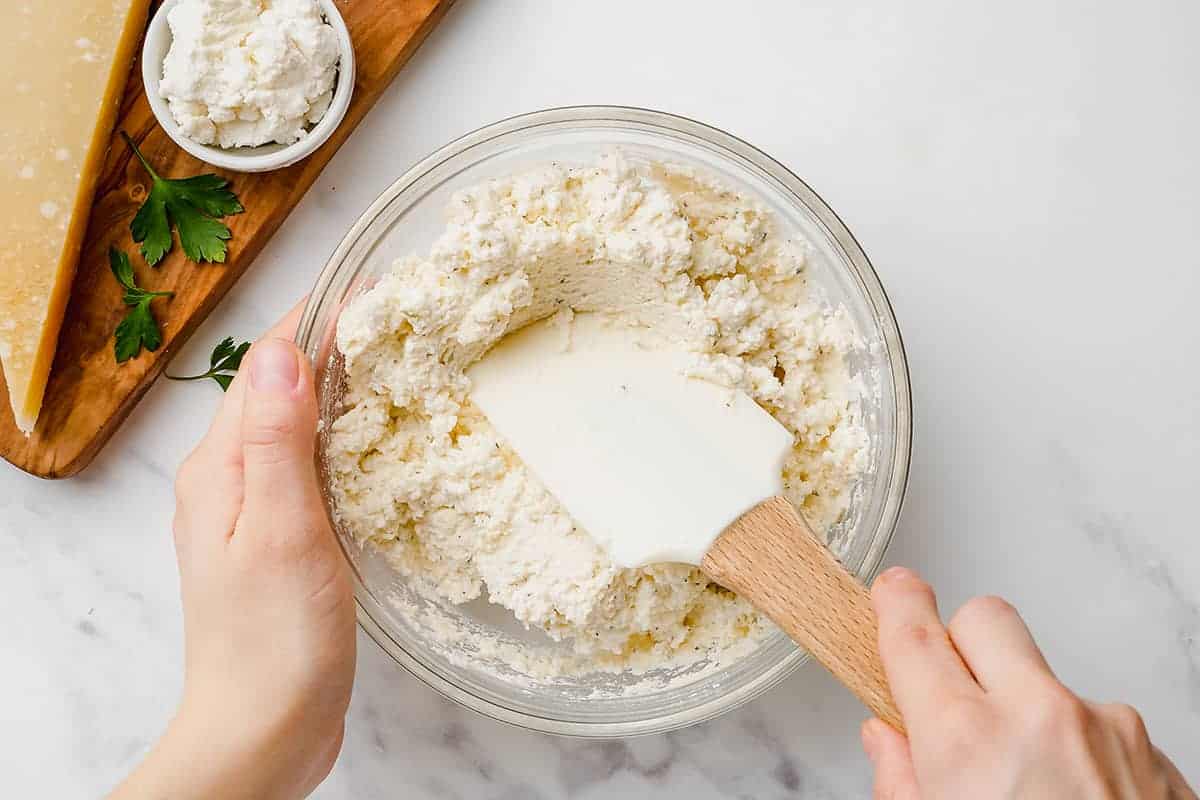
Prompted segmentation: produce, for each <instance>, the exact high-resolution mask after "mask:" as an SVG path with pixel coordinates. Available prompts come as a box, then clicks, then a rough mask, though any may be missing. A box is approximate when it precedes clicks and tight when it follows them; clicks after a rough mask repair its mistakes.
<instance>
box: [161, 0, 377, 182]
mask: <svg viewBox="0 0 1200 800" xmlns="http://www.w3.org/2000/svg"><path fill="white" fill-rule="evenodd" d="M178 2H179V0H165V2H164V3H163V4H162V5H161V6H160V7H159V9H158V12H157V13H155V15H154V19H152V20H151V21H150V27H149V28H148V29H147V30H146V42H145V44H144V45H143V46H142V83H143V85H144V86H145V89H146V98H147V99H148V100H149V101H150V108H151V110H153V111H154V116H155V118H156V119H157V120H158V124H159V125H161V126H162V129H163V130H164V131H166V133H167V135H168V136H170V137H171V140H172V141H173V142H175V144H177V145H179V146H180V147H181V148H183V149H184V150H185V151H187V152H188V153H190V154H191V155H193V156H195V157H196V158H198V159H200V160H201V161H204V162H206V163H208V164H212V165H213V166H215V167H221V168H223V169H228V170H232V171H234V172H270V171H271V170H274V169H280V168H282V167H289V166H291V165H292V164H295V163H296V162H297V161H300V160H301V159H304V158H307V157H308V156H310V155H312V154H313V152H315V151H316V150H317V148H319V147H320V146H321V145H323V144H324V143H325V142H326V141H327V140H328V139H329V137H330V136H332V135H333V132H334V130H336V129H337V126H338V125H340V124H341V122H342V119H343V118H344V117H345V116H346V110H347V109H348V108H349V107H350V97H351V96H352V95H353V94H354V78H355V64H354V45H353V44H352V43H351V41H350V31H349V30H348V29H347V28H346V21H345V20H344V19H342V15H341V13H340V12H339V11H338V10H337V6H335V5H334V3H333V0H317V2H319V3H320V4H321V11H322V12H323V13H324V15H325V19H326V21H328V22H329V24H330V25H332V26H333V29H334V31H335V32H336V34H337V40H338V49H339V50H340V51H341V59H340V60H339V62H338V76H337V86H336V88H335V89H334V93H333V101H332V102H331V103H330V105H329V110H328V111H326V112H325V116H323V117H321V120H320V122H318V123H317V124H316V125H314V126H313V128H312V130H310V131H309V132H308V134H307V135H306V136H304V137H303V138H301V139H300V140H299V141H296V142H293V143H292V144H288V145H283V144H264V145H261V146H259V147H237V148H223V147H216V146H214V145H207V144H200V143H199V142H194V141H192V140H191V139H188V138H187V137H186V136H184V135H183V132H182V131H180V129H179V125H178V124H177V123H176V122H175V118H174V117H173V116H172V115H171V109H170V107H169V106H168V105H167V101H166V99H165V98H164V97H163V96H162V95H161V94H159V91H158V85H159V81H161V80H162V71H163V62H164V61H165V60H166V58H167V52H168V51H169V50H170V49H171V41H172V39H171V28H170V26H169V25H167V14H169V13H170V11H171V9H172V8H174V7H175V5H176V4H177V3H178Z"/></svg>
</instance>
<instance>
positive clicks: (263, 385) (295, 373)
mask: <svg viewBox="0 0 1200 800" xmlns="http://www.w3.org/2000/svg"><path fill="white" fill-rule="evenodd" d="M249 357H250V370H249V372H250V374H249V376H248V377H249V380H248V381H247V382H246V387H245V397H244V399H243V401H242V461H243V465H244V466H243V469H244V470H245V487H246V488H245V498H246V499H245V505H244V510H245V511H248V512H250V511H254V510H258V511H267V513H269V514H271V515H277V514H280V513H286V512H288V511H292V510H295V511H301V510H308V509H307V508H306V507H307V506H308V505H309V502H308V501H309V500H310V499H311V498H312V497H313V494H312V491H313V489H315V488H316V470H315V466H314V462H313V447H314V444H315V437H316V430H317V398H316V393H315V391H314V390H313V378H312V369H311V368H310V367H309V365H308V359H307V358H305V357H304V355H303V354H302V353H301V352H300V351H299V350H298V349H297V348H296V346H295V345H294V344H292V343H291V342H289V341H287V340H285V339H263V340H262V341H260V342H259V343H258V344H256V345H255V346H254V348H253V349H251V350H250V353H249Z"/></svg>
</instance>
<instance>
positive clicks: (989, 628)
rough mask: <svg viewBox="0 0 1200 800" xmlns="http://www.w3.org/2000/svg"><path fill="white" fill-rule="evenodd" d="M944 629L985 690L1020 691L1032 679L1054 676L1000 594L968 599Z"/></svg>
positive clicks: (1019, 618) (1022, 624)
mask: <svg viewBox="0 0 1200 800" xmlns="http://www.w3.org/2000/svg"><path fill="white" fill-rule="evenodd" d="M947 629H948V630H949V632H950V639H951V641H953V642H954V646H955V648H957V649H958V652H959V655H961V656H962V659H963V661H965V662H966V664H967V666H968V667H969V668H970V670H971V672H972V673H973V674H974V675H975V679H976V680H977V681H978V682H979V685H980V686H982V687H983V688H984V690H986V691H988V692H1004V691H1005V690H1011V691H1020V690H1022V689H1023V688H1025V687H1027V686H1029V684H1030V683H1031V682H1034V681H1037V680H1040V679H1043V678H1044V679H1048V680H1053V678H1054V673H1053V672H1051V671H1050V665H1049V664H1047V663H1046V659H1045V657H1044V656H1043V655H1042V651H1041V650H1040V649H1039V648H1038V646H1037V643H1036V642H1035V641H1034V640H1033V636H1032V635H1031V634H1030V633H1029V628H1027V627H1026V626H1025V621H1024V620H1022V619H1021V616H1020V614H1018V613H1017V610H1016V609H1015V608H1013V607H1012V606H1011V605H1009V604H1008V603H1007V602H1006V601H1004V600H1003V599H1001V598H999V597H976V598H974V599H973V600H970V601H969V602H967V603H966V604H965V605H964V606H963V607H962V608H960V609H959V610H958V613H956V614H955V615H954V617H953V618H952V619H951V620H950V624H949V625H948V626H947Z"/></svg>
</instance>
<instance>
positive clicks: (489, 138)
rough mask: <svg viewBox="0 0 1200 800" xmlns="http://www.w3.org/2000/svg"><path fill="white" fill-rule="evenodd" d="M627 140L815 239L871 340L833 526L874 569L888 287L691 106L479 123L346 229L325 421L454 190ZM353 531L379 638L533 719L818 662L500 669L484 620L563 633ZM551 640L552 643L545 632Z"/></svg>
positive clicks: (775, 674)
mask: <svg viewBox="0 0 1200 800" xmlns="http://www.w3.org/2000/svg"><path fill="white" fill-rule="evenodd" d="M614 148H619V149H620V150H621V151H622V152H623V153H624V154H625V155H626V156H627V157H628V158H630V159H634V160H636V159H652V160H657V161H666V162H672V163H676V164H685V165H691V166H694V167H697V168H700V169H702V170H704V171H707V172H708V173H710V174H713V175H715V176H717V177H718V178H719V179H721V180H723V181H724V182H726V183H728V184H729V185H731V186H733V187H736V188H739V189H741V190H742V191H744V192H746V193H748V194H751V195H754V196H757V197H758V198H760V199H761V200H762V202H763V203H765V204H766V205H767V206H768V207H769V208H770V209H771V210H772V211H773V212H774V214H775V216H776V220H777V225H778V226H779V228H780V230H781V231H784V232H786V231H789V230H790V231H795V232H798V233H800V234H802V235H803V236H805V237H806V238H807V239H808V240H809V242H810V243H811V244H812V247H813V252H812V254H811V257H810V259H809V264H810V267H809V269H810V275H812V277H813V280H814V282H815V283H817V285H819V286H820V287H821V288H822V289H823V291H824V293H825V295H826V296H827V299H828V301H829V302H830V303H831V304H834V305H841V306H843V307H844V308H845V310H846V312H847V313H848V314H849V316H850V318H851V319H852V320H853V322H854V324H855V326H856V327H857V329H858V332H859V334H860V336H861V338H862V340H863V342H864V346H863V347H862V348H861V350H860V351H858V352H856V353H854V354H853V355H852V356H851V358H850V368H851V371H852V373H854V374H856V375H858V376H859V377H860V378H861V380H862V381H863V382H864V383H865V384H866V386H867V388H868V391H867V393H866V394H867V398H866V400H865V401H864V403H865V406H866V408H865V422H866V426H867V429H868V433H869V436H870V443H871V444H870V466H869V468H868V470H867V473H866V474H865V476H864V478H863V479H862V481H861V482H860V484H859V485H858V486H857V487H856V489H855V493H854V499H853V502H852V504H851V510H850V513H849V514H847V516H846V518H845V520H844V521H843V522H842V523H840V524H839V525H838V526H837V527H836V528H835V530H833V531H832V532H831V534H830V547H831V548H832V549H833V551H834V552H835V553H836V554H837V555H838V557H839V558H840V559H841V561H842V562H843V563H844V564H845V565H846V566H847V568H849V570H850V571H851V572H853V573H855V574H856V575H858V576H859V577H860V578H861V579H862V580H864V581H867V580H870V579H871V578H872V577H873V576H874V575H875V573H876V571H877V570H878V568H879V564H880V562H881V560H882V559H883V555H884V552H885V550H886V549H887V546H888V543H889V541H890V539H891V537H892V533H893V531H894V530H895V527H896V521H897V517H898V515H899V513H900V506H901V503H902V501H903V498H904V491H905V484H906V482H907V476H908V463H909V450H910V444H911V430H912V409H911V403H910V396H909V382H908V368H907V364H906V362H905V358H904V349H903V345H902V343H901V340H900V331H899V329H898V328H897V325H896V320H895V317H894V315H893V313H892V309H891V307H890V305H889V304H888V299H887V296H886V295H885V294H884V291H883V287H882V286H881V285H880V283H879V278H878V277H877V276H876V274H875V271H874V270H873V269H872V268H871V264H870V262H869V261H868V260H867V257H866V254H864V253H863V251H862V248H861V247H859V245H858V242H856V241H855V240H854V237H853V236H852V235H851V234H850V231H849V230H847V229H846V226H845V225H843V224H842V221H841V220H840V219H838V217H837V215H835V214H834V213H833V211H832V210H831V209H830V208H829V207H828V206H827V205H826V204H825V203H824V202H823V201H822V200H821V198H820V197H818V196H817V194H816V193H815V192H814V191H813V190H812V189H810V188H809V187H808V186H807V185H806V184H805V183H804V182H803V181H801V180H800V179H799V178H797V177H796V176H795V175H793V174H792V173H791V172H790V171H788V169H787V168H786V167H784V166H783V165H782V164H780V163H779V162H777V161H775V160H774V159H772V158H771V157H770V156H768V155H766V154H765V153H762V152H760V151H759V150H756V149H755V148H753V147H751V146H750V145H748V144H746V143H745V142H743V141H741V140H740V139H737V138H735V137H733V136H730V135H729V134H727V133H724V132H722V131H719V130H716V129H714V128H711V127H709V126H707V125H703V124H701V123H698V122H694V121H692V120H689V119H684V118H682V117H677V116H672V115H669V114H664V113H661V112H657V111H647V110H642V109H634V108H620V107H605V106H588V107H576V108H561V109H553V110H548V111H538V112H535V113H531V114H525V115H522V116H519V117H513V118H512V119H507V120H503V121H501V122H497V123H495V124H493V125H489V126H487V127H486V128H482V129H480V130H477V131H475V132H474V133H470V134H467V135H466V136H463V137H462V138H461V139H458V140H456V141H454V142H451V143H450V144H448V145H446V146H445V147H443V148H442V149H440V150H438V151H437V152H435V153H433V154H432V155H430V156H429V157H428V158H426V159H424V160H423V161H421V162H420V163H418V164H416V165H415V166H413V167H412V168H411V169H409V170H408V172H406V173H405V174H404V175H402V176H401V177H400V178H399V179H398V180H397V181H396V182H395V183H393V184H392V186H391V188H389V189H388V190H387V191H386V192H384V193H383V195H382V196H381V197H380V198H379V199H378V200H376V201H375V203H374V204H373V205H372V206H371V207H370V208H369V209H368V210H367V212H366V213H365V214H363V216H362V218H361V219H359V221H358V222H357V223H356V224H355V225H354V227H353V228H351V230H350V232H349V233H348V234H347V235H346V237H345V238H344V239H343V240H342V242H341V244H340V245H339V246H338V248H337V250H336V251H335V252H334V254H333V256H332V257H331V258H330V260H329V263H328V264H327V265H326V267H325V269H324V270H323V271H322V272H321V276H320V278H319V279H318V280H317V284H316V287H315V288H314V289H313V292H312V295H311V297H310V299H309V302H308V307H307V308H306V310H305V313H304V317H303V319H302V321H301V324H300V329H299V332H298V334H297V339H298V342H299V344H300V346H301V347H302V348H303V349H304V350H305V351H306V352H307V353H308V354H309V356H310V357H311V358H312V361H313V364H314V365H315V368H316V373H317V385H318V393H319V395H320V396H319V402H320V409H321V417H322V420H323V422H324V423H325V425H324V426H323V428H322V430H323V431H327V430H328V425H329V423H331V422H332V421H333V420H335V419H336V418H337V417H338V416H339V415H340V413H341V411H342V400H341V398H342V393H343V383H342V378H343V373H342V365H341V361H340V356H339V355H338V353H337V348H336V345H335V343H334V342H335V330H336V326H337V321H338V315H339V313H340V311H341V309H342V308H343V307H344V306H345V304H346V303H347V302H348V301H349V300H351V299H352V298H354V297H355V296H356V295H357V294H358V293H360V292H361V291H363V290H364V289H365V288H368V287H369V286H371V285H372V284H373V283H374V282H375V280H376V279H377V278H378V277H379V276H380V275H382V274H385V273H386V272H387V271H388V270H389V268H390V267H391V265H392V263H393V262H394V261H395V260H396V259H397V258H399V257H400V256H402V255H407V254H410V253H421V252H426V251H427V250H428V247H429V245H430V244H431V243H432V242H433V240H434V238H435V237H436V236H437V234H438V233H439V232H440V230H441V228H442V223H443V221H442V212H443V209H444V208H445V207H446V203H447V201H448V200H449V198H450V196H451V195H452V194H453V192H455V191H456V190H458V189H462V188H465V187H468V186H472V185H475V184H477V183H479V182H481V181H484V180H486V179H488V178H493V177H498V176H501V175H505V174H511V173H513V172H514V171H519V170H521V169H524V168H527V167H530V166H534V165H536V164H540V163H545V162H547V161H563V162H568V163H573V162H574V163H578V162H590V161H592V160H594V159H595V158H596V157H597V156H598V155H599V154H601V153H602V152H605V151H611V150H613V149H614ZM324 435H325V434H324V433H322V435H321V440H320V441H319V442H318V449H319V450H320V451H323V449H324V446H325V441H324ZM321 468H322V469H324V467H323V466H322V467H321ZM324 477H325V480H326V483H327V482H328V476H324ZM326 502H327V503H329V502H330V497H329V495H328V493H326ZM338 537H339V539H340V542H341V545H342V548H343V550H344V552H345V554H346V557H347V559H348V560H349V562H350V566H351V569H352V572H353V580H354V588H355V595H356V598H357V602H358V619H359V623H360V624H361V625H362V627H363V628H364V629H365V630H366V631H367V633H368V634H370V636H371V637H372V638H373V639H374V640H375V641H376V642H377V643H378V644H379V646H380V647H382V648H383V649H384V650H385V651H387V652H388V653H389V654H390V655H391V656H392V657H393V658H394V659H395V660H396V663H398V664H400V665H401V666H403V667H404V668H405V669H407V670H408V671H409V672H411V673H412V674H414V675H416V676H417V677H418V678H420V679H421V680H423V681H424V682H425V683H427V684H429V685H430V686H432V687H433V688H434V689H436V690H438V691H439V692H441V693H442V694H444V695H445V696H447V697H449V698H451V699H453V700H455V701H457V702H459V703H461V704H463V705H465V706H467V707H469V708H471V709H474V710H475V711H478V712H480V713H482V714H485V715H487V716H489V717H493V718H495V719H498V720H502V721H504V722H509V723H513V724H515V725H519V726H522V727H525V728H530V729H533V730H539V731H545V732H548V733H556V734H567V735H576V736H588V737H615V736H629V735H634V734H644V733H658V732H663V731H667V730H672V729H674V728H679V727H683V726H686V725H691V724H694V723H697V722H700V721H702V720H706V719H709V718H711V717H714V716H716V715H718V714H721V713H724V712H726V711H729V710H730V709H732V708H735V707H736V706H738V705H740V704H742V703H745V702H746V701H748V700H750V699H751V698H753V697H755V696H757V695H759V694H761V693H762V692H764V691H766V690H767V689H769V688H770V687H772V686H774V685H775V684H777V683H779V682H780V681H781V680H783V679H784V678H785V677H786V676H787V675H788V674H790V673H791V672H792V671H793V670H795V669H796V668H797V667H799V666H800V665H801V664H803V663H804V662H805V661H806V660H807V659H808V655H807V654H806V653H804V652H803V651H802V650H800V649H799V648H798V647H796V645H794V644H793V643H792V642H791V641H790V640H789V639H788V638H787V637H785V636H784V635H783V634H782V633H778V632H773V633H772V634H770V635H769V636H768V637H766V638H765V639H764V640H763V641H762V642H760V643H759V644H758V645H757V646H756V647H755V649H753V651H752V652H749V653H747V654H745V655H744V656H743V657H741V658H740V659H738V660H735V661H734V662H733V663H729V664H722V665H720V666H719V667H714V668H710V669H706V668H704V667H703V665H697V666H696V667H695V668H694V669H691V670H684V671H683V672H682V673H679V674H672V675H661V674H655V673H653V672H651V673H647V674H643V675H633V674H631V673H619V674H611V673H590V674H585V675H581V676H576V677H571V678H557V679H537V678H531V677H529V676H528V675H522V674H520V672H521V670H520V669H519V668H517V669H510V668H506V667H504V666H501V667H499V668H497V667H496V665H495V664H493V663H490V662H489V659H487V658H486V657H484V656H483V654H481V653H479V652H478V651H475V650H472V648H471V646H470V635H469V632H470V631H472V630H475V631H487V632H496V634H497V635H499V636H501V637H503V639H502V640H503V641H504V642H506V643H508V644H510V645H511V646H512V647H514V648H518V649H519V648H520V647H522V646H525V645H523V644H522V638H523V637H526V636H529V637H534V638H530V639H528V640H527V641H528V642H529V645H528V646H530V647H533V646H548V645H546V639H545V637H544V636H543V635H542V634H540V633H534V634H528V633H525V632H523V631H521V630H519V629H518V627H517V626H516V624H515V621H513V620H511V618H510V616H509V615H507V612H506V611H505V610H504V609H497V608H496V607H494V606H491V607H489V606H488V605H487V604H486V603H485V602H482V601H477V602H476V603H474V604H469V605H467V606H465V607H463V608H462V609H457V610H456V609H450V610H447V609H446V608H427V607H426V605H427V602H428V601H425V600H423V599H422V598H420V597H419V596H417V595H416V593H415V592H413V591H411V590H410V589H409V588H408V587H407V586H406V585H405V581H404V580H403V578H402V577H401V576H400V575H399V574H398V573H397V572H396V571H395V569H394V568H393V567H391V566H390V565H389V564H388V562H387V560H386V558H385V557H384V556H382V555H381V554H380V553H379V552H378V551H377V550H375V549H373V548H372V547H371V546H369V545H368V546H365V547H360V546H359V545H358V544H356V543H355V542H354V541H353V539H352V538H351V537H350V536H349V535H347V534H346V533H345V532H343V531H339V532H338ZM427 612H428V613H427ZM497 612H503V613H497ZM447 614H448V615H449V616H447ZM454 615H458V617H457V618H455V617H454ZM439 619H440V620H441V621H440V622H438V620H439ZM447 620H450V622H451V623H452V626H453V625H458V626H460V628H461V629H460V630H459V631H458V633H459V634H462V633H463V632H464V631H466V632H467V634H468V635H467V636H466V637H461V636H460V638H459V643H458V644H453V643H452V644H447V643H446V639H445V637H444V636H440V635H434V630H435V629H437V628H438V626H439V625H441V626H442V627H443V633H444V626H445V624H446V622H447ZM450 638H451V639H453V638H454V637H450ZM536 639H540V641H541V644H540V645H535V644H533V642H534V641H535V640H536Z"/></svg>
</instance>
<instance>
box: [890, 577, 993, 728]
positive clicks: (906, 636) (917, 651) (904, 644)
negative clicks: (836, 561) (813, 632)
mask: <svg viewBox="0 0 1200 800" xmlns="http://www.w3.org/2000/svg"><path fill="white" fill-rule="evenodd" d="M871 599H872V601H873V602H874V604H875V613H876V615H877V616H878V617H879V655H880V657H881V659H882V660H883V667H884V670H885V671H886V672H887V677H888V682H889V683H890V684H891V687H892V695H893V696H894V697H895V698H896V705H897V706H899V708H900V713H901V714H903V715H904V722H905V725H906V727H907V728H908V729H909V731H910V732H912V731H914V730H916V729H918V728H921V727H923V726H924V725H923V723H932V724H934V725H936V722H934V719H935V717H936V715H937V714H938V713H939V712H940V711H941V710H942V709H944V708H945V707H946V706H947V705H949V704H951V703H954V702H957V701H961V700H963V699H975V698H977V697H981V696H982V691H981V690H980V688H979V685H978V684H977V683H976V682H975V679H974V678H972V677H971V673H970V672H969V671H968V670H967V667H966V665H965V664H964V663H963V660H962V659H961V658H960V657H959V655H958V652H957V651H956V650H955V649H954V645H953V644H952V643H951V641H950V636H949V635H948V634H947V633H946V629H945V628H944V627H943V626H942V621H941V618H940V617H939V616H938V609H937V602H936V600H935V599H934V595H933V590H932V589H931V588H930V587H929V585H928V584H926V583H925V582H924V581H922V580H921V579H920V578H919V577H917V575H916V573H914V572H912V571H911V570H907V569H903V568H900V567H893V568H892V569H889V570H887V571H886V572H884V573H883V574H882V575H880V576H879V578H878V579H877V580H876V581H875V585H874V586H872V587H871Z"/></svg>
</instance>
